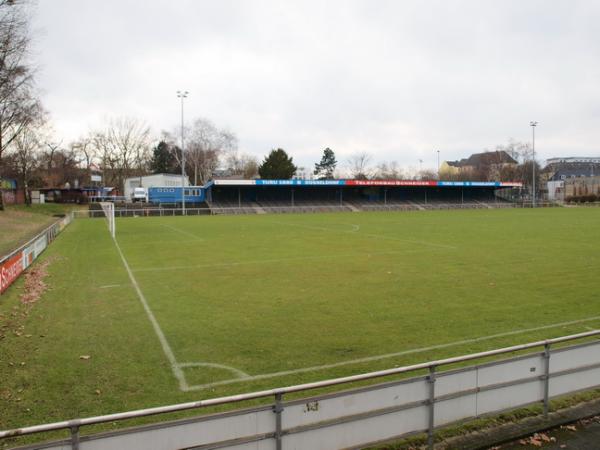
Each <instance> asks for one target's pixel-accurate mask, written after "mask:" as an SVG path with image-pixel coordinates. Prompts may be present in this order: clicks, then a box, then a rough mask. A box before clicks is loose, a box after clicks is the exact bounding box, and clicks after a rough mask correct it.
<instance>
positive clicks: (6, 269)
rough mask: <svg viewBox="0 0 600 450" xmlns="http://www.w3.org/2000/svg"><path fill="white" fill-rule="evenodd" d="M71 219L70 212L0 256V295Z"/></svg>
mask: <svg viewBox="0 0 600 450" xmlns="http://www.w3.org/2000/svg"><path fill="white" fill-rule="evenodd" d="M72 219H73V215H72V214H71V213H69V214H67V215H65V217H62V218H60V219H58V220H57V221H55V222H54V223H53V224H51V225H49V226H48V227H46V228H44V230H42V231H41V232H40V233H38V234H36V235H35V236H34V237H33V238H31V239H30V240H28V241H27V242H26V243H25V244H23V245H21V246H20V247H17V248H16V249H14V250H11V251H10V252H9V253H7V254H6V255H4V256H2V257H0V295H1V294H2V293H3V292H4V291H5V290H6V289H7V288H8V286H10V285H11V284H12V283H13V282H14V281H16V280H17V279H18V278H19V276H20V275H21V274H22V273H23V271H24V270H25V269H27V267H29V265H30V264H31V263H32V262H33V261H34V260H35V259H36V258H37V257H38V256H39V255H40V254H41V253H42V252H43V251H44V249H45V248H46V247H47V246H48V244H50V242H52V241H53V240H54V238H55V237H56V236H57V235H58V233H60V232H61V231H62V230H63V229H64V228H65V227H66V226H67V225H68V224H69V223H70V222H71V220H72Z"/></svg>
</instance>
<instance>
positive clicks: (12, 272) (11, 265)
mask: <svg viewBox="0 0 600 450" xmlns="http://www.w3.org/2000/svg"><path fill="white" fill-rule="evenodd" d="M22 256H23V252H19V253H17V254H16V255H14V256H13V257H11V258H9V259H7V260H6V261H4V262H3V263H2V264H0V293H2V292H4V291H5V290H6V289H7V288H8V286H10V285H11V284H12V282H13V281H15V280H16V279H17V277H18V276H19V275H20V274H21V272H23V261H22V260H21V258H22Z"/></svg>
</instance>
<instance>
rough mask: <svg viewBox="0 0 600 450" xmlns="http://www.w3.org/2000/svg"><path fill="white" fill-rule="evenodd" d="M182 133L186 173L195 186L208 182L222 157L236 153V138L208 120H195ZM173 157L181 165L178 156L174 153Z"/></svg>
mask: <svg viewBox="0 0 600 450" xmlns="http://www.w3.org/2000/svg"><path fill="white" fill-rule="evenodd" d="M184 133H185V135H186V140H185V161H186V167H187V169H188V170H187V172H188V174H190V175H191V176H192V178H193V180H194V185H196V186H198V185H201V184H205V183H206V182H207V181H208V180H210V178H211V176H212V174H213V173H214V171H215V170H216V169H217V167H218V166H219V162H220V160H221V158H222V157H223V156H225V155H226V154H230V153H232V152H236V151H237V145H238V142H237V137H236V136H235V135H234V134H233V133H232V132H230V131H227V130H219V129H218V128H217V127H216V126H215V125H214V124H213V123H212V122H211V121H210V120H208V119H203V118H200V119H196V120H195V121H194V122H193V123H192V125H191V126H190V127H187V128H185V129H184ZM178 153H181V150H179V152H178ZM175 157H176V159H177V161H178V163H179V164H180V165H181V161H180V160H181V156H180V154H177V152H176V154H175Z"/></svg>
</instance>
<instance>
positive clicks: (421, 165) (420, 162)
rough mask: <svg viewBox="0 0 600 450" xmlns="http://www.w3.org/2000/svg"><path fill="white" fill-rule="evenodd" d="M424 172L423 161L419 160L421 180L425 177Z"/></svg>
mask: <svg viewBox="0 0 600 450" xmlns="http://www.w3.org/2000/svg"><path fill="white" fill-rule="evenodd" d="M422 172H423V160H422V159H419V179H421V177H422V176H423V175H422Z"/></svg>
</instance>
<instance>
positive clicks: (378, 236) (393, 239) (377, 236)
mask: <svg viewBox="0 0 600 450" xmlns="http://www.w3.org/2000/svg"><path fill="white" fill-rule="evenodd" d="M275 223H278V224H280V225H288V226H291V227H300V228H307V229H309V230H319V231H331V232H334V233H356V232H357V231H358V230H356V229H353V230H336V229H335V228H327V227H319V226H313V225H303V224H298V223H292V222H275ZM360 235H361V236H366V237H370V238H374V239H385V240H389V241H397V242H404V243H407V244H417V245H425V246H427V247H436V248H447V249H451V250H456V249H457V248H458V247H455V246H454V245H446V244H436V243H434V242H427V241H417V240H414V239H401V238H396V237H393V236H384V235H382V234H371V233H360Z"/></svg>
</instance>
